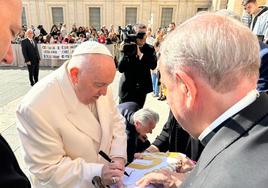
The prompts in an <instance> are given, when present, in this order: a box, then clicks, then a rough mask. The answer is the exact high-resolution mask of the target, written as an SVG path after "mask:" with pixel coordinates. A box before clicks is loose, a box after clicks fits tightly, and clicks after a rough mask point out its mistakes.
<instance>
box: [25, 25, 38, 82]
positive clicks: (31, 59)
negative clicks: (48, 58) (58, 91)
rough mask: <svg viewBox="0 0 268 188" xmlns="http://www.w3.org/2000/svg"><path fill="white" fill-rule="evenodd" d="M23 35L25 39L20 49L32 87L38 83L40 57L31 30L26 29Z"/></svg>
mask: <svg viewBox="0 0 268 188" xmlns="http://www.w3.org/2000/svg"><path fill="white" fill-rule="evenodd" d="M25 35H26V36H27V38H26V39H24V40H23V41H22V42H21V48H22V54H23V57H24V60H25V63H26V64H27V67H28V72H29V80H30V84H31V86H33V85H34V84H36V83H37V82H38V75H39V62H40V56H39V52H38V47H37V44H36V42H35V41H34V40H33V30H32V29H28V30H27V31H26V33H25Z"/></svg>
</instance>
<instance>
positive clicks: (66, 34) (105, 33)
mask: <svg viewBox="0 0 268 188" xmlns="http://www.w3.org/2000/svg"><path fill="white" fill-rule="evenodd" d="M30 28H31V29H32V30H33V32H34V40H35V41H36V42H37V43H46V44H69V43H70V44H72V43H82V42H85V41H97V42H99V43H102V44H112V43H117V42H119V38H120V36H119V33H118V31H116V29H115V28H114V26H113V25H111V26H110V28H106V26H102V27H101V28H100V30H97V29H96V28H94V27H93V26H91V27H84V26H79V27H77V26H76V24H73V25H72V28H71V30H67V28H66V24H59V25H56V24H54V25H53V26H52V27H51V29H50V31H49V32H47V31H46V30H45V29H44V27H43V26H42V25H38V26H37V27H35V26H33V25H32V26H31V27H30ZM26 30H27V27H26V26H23V27H22V30H21V31H20V33H18V35H17V37H16V38H15V39H14V40H13V43H17V44H19V43H21V41H22V40H23V39H24V38H25V32H26Z"/></svg>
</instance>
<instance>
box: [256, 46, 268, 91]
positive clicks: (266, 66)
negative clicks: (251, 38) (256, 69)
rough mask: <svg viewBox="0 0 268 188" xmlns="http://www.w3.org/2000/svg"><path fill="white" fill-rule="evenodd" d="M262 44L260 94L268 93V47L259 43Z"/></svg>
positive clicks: (258, 87) (258, 84) (258, 88)
mask: <svg viewBox="0 0 268 188" xmlns="http://www.w3.org/2000/svg"><path fill="white" fill-rule="evenodd" d="M259 44H260V57H261V66H260V76H259V79H258V83H257V90H258V91H259V92H267V91H268V45H266V44H264V43H263V42H261V41H259Z"/></svg>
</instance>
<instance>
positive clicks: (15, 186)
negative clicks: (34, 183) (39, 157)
mask: <svg viewBox="0 0 268 188" xmlns="http://www.w3.org/2000/svg"><path fill="white" fill-rule="evenodd" d="M0 187H1V188H2V187H3V188H28V187H31V185H30V182H29V180H28V179H27V177H26V176H25V174H24V173H23V172H22V170H21V169H20V167H19V164H18V162H17V160H16V157H15V155H14V154H13V152H12V150H11V148H10V147H9V145H8V143H7V142H6V141H5V139H4V138H3V137H2V136H1V135H0Z"/></svg>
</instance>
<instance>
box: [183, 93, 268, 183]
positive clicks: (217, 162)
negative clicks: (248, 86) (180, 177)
mask: <svg viewBox="0 0 268 188" xmlns="http://www.w3.org/2000/svg"><path fill="white" fill-rule="evenodd" d="M221 126H222V127H221V128H220V129H219V130H218V131H217V132H216V133H215V135H214V136H213V137H212V138H211V139H210V140H209V142H208V143H207V145H206V146H205V149H204V150H203V152H202V154H201V156H200V158H199V161H198V163H197V166H196V167H195V168H194V170H193V171H192V172H191V174H190V175H189V177H188V178H187V179H186V180H185V181H184V183H183V185H181V188H186V187H187V188H188V187H191V188H215V187H216V188H254V187H256V188H257V187H258V188H267V186H268V160H267V158H268V96H267V94H265V93H263V94H261V95H260V97H258V98H257V100H256V101H255V102H253V103H252V104H251V105H249V106H248V107H246V108H245V109H243V110H241V111H240V112H239V113H238V114H236V115H234V116H233V117H231V118H229V119H227V120H226V121H225V122H223V123H222V125H221ZM212 133H213V132H212Z"/></svg>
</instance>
